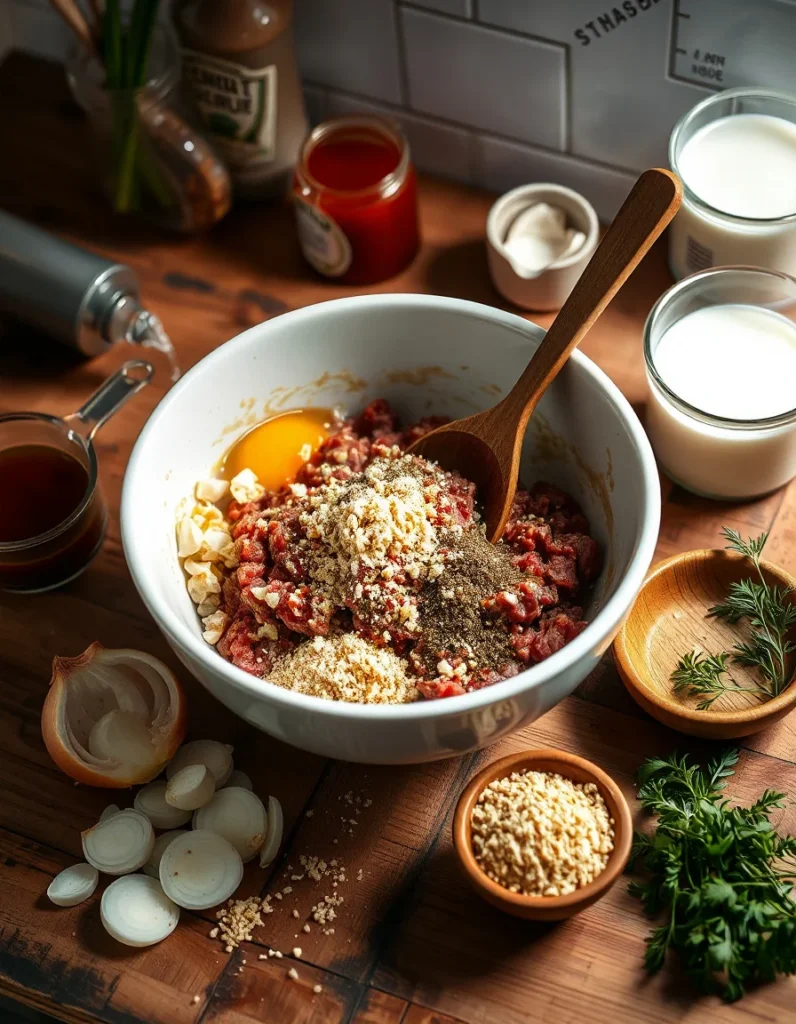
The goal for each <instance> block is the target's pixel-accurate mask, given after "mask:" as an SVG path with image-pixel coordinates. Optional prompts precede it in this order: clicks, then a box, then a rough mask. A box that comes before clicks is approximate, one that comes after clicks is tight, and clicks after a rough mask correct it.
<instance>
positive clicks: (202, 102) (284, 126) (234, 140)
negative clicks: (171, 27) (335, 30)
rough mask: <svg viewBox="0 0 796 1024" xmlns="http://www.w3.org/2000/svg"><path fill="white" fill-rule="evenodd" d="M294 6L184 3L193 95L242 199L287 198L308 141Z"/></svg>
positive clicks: (178, 12)
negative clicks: (301, 154)
mask: <svg viewBox="0 0 796 1024" xmlns="http://www.w3.org/2000/svg"><path fill="white" fill-rule="evenodd" d="M292 15H293V0H176V2H175V5H174V21H175V24H176V26H177V32H178V34H179V37H180V41H181V44H182V58H183V77H184V80H185V83H186V88H187V89H188V90H189V93H190V94H191V95H192V97H193V101H194V104H195V106H196V107H197V109H198V111H199V114H200V116H201V118H202V120H203V121H204V124H205V126H206V128H207V131H208V134H209V135H210V137H211V139H212V141H213V144H214V145H215V147H216V150H217V151H218V153H219V155H220V156H221V157H222V159H223V160H224V161H225V163H226V165H227V167H228V168H229V171H230V174H231V175H232V180H233V184H234V186H235V190H236V192H237V193H238V195H241V196H243V197H245V198H250V199H264V198H269V197H271V196H275V195H279V194H281V193H283V192H285V191H286V189H287V187H288V183H289V181H290V178H291V174H292V171H293V167H294V166H295V163H296V158H297V155H298V152H299V148H300V147H301V143H302V141H303V139H304V137H305V136H306V134H307V116H306V113H305V110H304V98H303V94H302V91H301V82H300V80H299V75H298V68H297V66H296V55H295V50H294V46H293V29H292Z"/></svg>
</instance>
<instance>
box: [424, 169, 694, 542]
mask: <svg viewBox="0 0 796 1024" xmlns="http://www.w3.org/2000/svg"><path fill="white" fill-rule="evenodd" d="M682 194H683V188H682V185H681V184H680V180H679V178H677V177H676V176H675V175H674V174H672V173H671V172H670V171H665V170H661V169H660V168H656V169H654V170H649V171H644V173H643V174H642V175H641V177H640V178H639V179H638V181H637V182H636V184H635V185H634V186H633V188H632V190H631V192H630V195H629V196H628V197H627V199H626V200H625V201H624V203H623V204H622V208H621V209H620V211H619V213H617V215H616V217H615V218H614V221H613V223H612V224H611V226H610V227H609V228H608V230H607V231H606V232H605V235H604V236H603V239H602V241H601V242H600V244H599V245H598V246H597V249H596V251H595V253H594V255H593V256H592V258H591V260H590V261H589V263H588V265H587V266H586V269H585V270H584V271H583V273H582V274H581V276H580V278H579V279H578V282H577V284H576V285H575V287H574V288H573V289H572V293H571V295H570V296H569V298H568V299H567V301H566V302H565V303H564V305H563V306H562V307H561V310H560V312H559V314H558V316H557V317H556V318H555V320H554V321H553V323H552V324H551V325H550V327H549V328H548V331H547V334H546V335H545V338H544V340H543V341H542V343H541V345H540V346H539V348H538V349H537V350H536V352H535V353H534V355H533V357H532V359H531V361H530V362H529V363H528V365H527V367H526V368H525V371H524V372H523V374H522V376H521V377H520V379H519V380H518V381H517V383H516V384H515V385H514V387H513V388H512V389H511V391H510V392H509V393H508V394H507V395H506V397H505V398H504V399H502V400H501V401H500V402H498V404H497V405H495V406H493V407H492V408H491V409H487V410H486V411H485V412H479V413H476V415H475V416H468V417H466V418H465V419H463V420H456V421H455V422H453V423H448V424H446V426H444V427H438V428H437V429H436V430H433V431H431V433H429V434H426V436H425V437H422V438H420V440H419V441H415V443H414V444H413V445H412V446H411V447H410V448H409V451H410V452H411V453H412V454H413V455H422V456H423V457H424V458H426V459H430V460H432V461H434V462H438V463H439V464H440V465H441V466H443V467H444V468H445V469H454V470H457V471H458V472H459V473H461V474H462V475H463V476H465V477H467V479H468V480H472V481H473V482H474V483H475V484H476V486H477V487H478V493H479V497H480V498H481V501H482V502H483V506H484V512H485V517H486V532H487V536H488V537H489V539H490V540H491V541H492V542H493V543H494V542H495V541H498V540H500V538H501V536H502V534H503V530H504V529H505V526H506V520H507V519H508V517H509V513H510V512H511V505H512V502H513V501H514V492H515V491H516V489H517V474H518V472H519V465H520V454H521V452H522V442H523V438H524V437H525V428H526V427H527V425H528V420H529V419H530V416H531V413H532V412H533V410H534V409H535V408H536V403H537V402H538V401H539V399H540V398H541V397H542V395H543V394H544V393H545V391H546V390H547V387H548V385H549V384H550V383H551V381H552V380H553V379H554V377H555V376H556V374H557V373H558V372H559V370H560V369H561V367H562V366H563V365H564V363H565V362H566V361H567V358H568V357H569V354H570V352H572V350H573V349H574V348H575V347H576V346H577V345H578V344H579V343H580V341H581V340H582V338H583V337H584V336H585V334H586V332H587V331H588V330H589V329H590V328H591V326H592V324H593V323H594V321H595V320H596V319H597V317H598V316H599V315H600V313H602V311H603V310H604V309H605V307H606V306H607V305H608V303H609V302H610V301H611V299H612V298H613V297H614V295H616V293H617V292H618V291H619V289H620V288H621V287H622V285H623V284H624V283H625V281H626V280H627V278H628V277H629V276H630V274H631V272H632V271H633V270H634V269H635V267H636V266H637V264H638V263H639V261H640V260H641V258H642V256H644V254H645V253H646V252H647V250H648V249H649V248H650V246H651V245H652V243H653V242H654V241H655V239H656V238H657V237H658V235H660V233H661V232H662V231H663V229H664V228H665V227H666V225H667V224H668V223H669V221H670V220H671V219H672V217H673V216H674V215H675V213H676V212H677V208H678V207H679V205H680V200H681V198H682Z"/></svg>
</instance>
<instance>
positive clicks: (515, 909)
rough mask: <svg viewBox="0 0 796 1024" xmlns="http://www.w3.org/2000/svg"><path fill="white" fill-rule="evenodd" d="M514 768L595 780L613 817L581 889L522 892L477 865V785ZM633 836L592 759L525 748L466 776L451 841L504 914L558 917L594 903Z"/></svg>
mask: <svg viewBox="0 0 796 1024" xmlns="http://www.w3.org/2000/svg"><path fill="white" fill-rule="evenodd" d="M517 771H535V772H555V773H556V774H557V775H563V776H564V777H565V778H567V779H572V781H573V782H594V783H595V784H596V785H597V788H598V789H599V791H600V795H601V796H602V798H603V800H605V803H606V806H607V807H608V812H609V814H610V815H611V817H612V818H613V820H614V848H613V850H612V851H611V854H610V856H609V858H608V864H607V865H606V867H605V870H604V871H603V872H602V874H600V875H598V876H597V878H595V879H594V881H593V882H590V883H589V884H588V885H584V886H583V888H582V889H576V890H575V892H571V893H568V894H567V895H566V896H523V895H522V894H521V893H516V892H509V890H508V889H504V888H503V886H502V885H498V884H497V882H493V881H492V879H491V878H489V877H488V876H487V875H486V874H485V873H484V872H483V871H482V870H481V868H480V867H479V866H478V863H477V861H476V859H475V855H474V854H473V844H472V835H471V820H472V814H473V808H474V807H475V804H476V801H477V800H478V797H479V796H480V795H481V791H482V790H483V789H484V788H485V787H486V786H488V785H489V783H490V782H494V781H495V779H500V778H503V777H504V776H506V775H511V773H512V772H517ZM632 842H633V822H632V819H631V817H630V809H629V807H628V806H627V801H626V800H625V798H624V796H623V795H622V791H621V789H620V788H619V787H618V786H617V784H616V783H615V782H614V780H613V779H612V778H610V777H609V776H608V775H606V774H605V772H604V771H602V770H601V769H600V768H598V767H597V765H594V764H592V763H591V762H590V761H586V760H585V759H584V758H582V757H577V756H576V755H575V754H566V753H564V752H563V751H561V750H550V749H547V750H526V751H523V752H522V753H519V754H510V755H509V756H508V757H503V758H501V759H500V760H499V761H495V762H494V763H493V764H491V765H489V767H487V768H485V769H484V770H483V771H482V772H479V773H478V775H476V776H475V777H474V778H473V779H471V781H470V783H469V785H468V786H467V788H466V789H465V790H464V792H463V793H462V795H461V796H460V797H459V802H458V804H457V805H456V814H455V816H454V819H453V845H454V847H455V848H456V853H457V855H458V857H459V861H460V862H461V865H462V867H463V868H464V871H465V874H466V875H467V877H468V879H469V880H470V883H471V884H472V886H473V888H474V889H475V890H476V892H477V893H478V894H479V895H480V896H483V898H484V899H485V900H486V901H487V902H488V903H491V904H492V905H493V906H495V907H498V909H500V910H504V911H506V913H507V914H513V915H514V916H515V917H525V918H528V919H529V920H532V921H561V920H563V919H564V918H566V917H572V916H573V915H574V914H578V913H580V911H581V910H585V909H586V907H590V906H591V905H592V903H596V902H597V900H599V899H600V898H601V897H603V896H604V895H605V894H606V893H607V892H608V890H609V889H610V888H611V886H612V885H613V884H614V882H615V881H616V880H617V878H618V877H619V876H620V875H621V873H622V872H623V871H624V868H625V865H626V864H627V861H628V857H629V856H630V847H631V845H632Z"/></svg>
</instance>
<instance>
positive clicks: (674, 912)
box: [629, 750, 796, 1002]
mask: <svg viewBox="0 0 796 1024" xmlns="http://www.w3.org/2000/svg"><path fill="white" fill-rule="evenodd" d="M737 762H738V751H737V750H728V751H726V752H725V753H723V754H721V755H720V756H719V757H717V758H715V759H714V760H712V761H711V762H710V763H709V764H708V765H707V766H706V767H704V768H702V767H700V766H699V765H694V764H690V763H689V761H688V758H687V757H686V756H681V755H679V754H676V753H675V754H672V755H671V756H670V757H667V758H661V757H655V758H650V759H649V760H648V761H646V762H645V763H644V764H643V765H642V766H641V767H640V768H639V771H638V775H637V779H638V782H639V783H640V786H639V790H638V798H639V800H640V801H641V804H642V806H643V807H644V808H645V809H646V810H648V811H650V813H652V814H654V815H656V816H657V821H656V827H655V831H654V832H653V833H652V834H649V835H646V834H642V833H637V834H636V835H635V838H634V842H633V852H632V859H631V865H632V868H633V869H634V870H636V871H637V872H638V873H639V874H640V875H641V877H640V878H637V879H634V880H633V881H632V882H631V883H630V887H629V891H630V893H631V895H633V896H635V897H636V898H637V899H639V900H640V901H641V904H642V906H643V908H644V911H645V912H646V913H647V914H649V915H650V916H658V915H661V914H662V915H664V918H665V921H664V923H663V924H661V925H660V926H659V927H657V928H655V929H653V930H652V931H651V932H650V934H649V936H648V937H647V948H646V952H645V954H644V963H645V966H646V968H647V970H648V971H651V972H654V971H657V970H659V969H660V968H661V967H662V966H663V964H664V962H665V960H666V956H667V954H668V953H669V952H670V951H672V952H674V953H676V954H677V955H678V956H679V958H680V961H681V962H682V966H683V969H684V971H685V973H686V975H687V976H688V977H689V978H690V980H691V982H692V983H693V985H694V987H695V988H696V989H697V990H699V991H700V992H707V993H710V992H716V993H718V994H720V995H721V996H722V998H723V999H725V1000H726V1001H727V1002H733V1001H734V1000H736V999H740V997H741V996H742V995H743V994H744V992H745V991H746V990H747V989H748V987H749V986H750V985H753V984H758V983H760V982H765V981H773V980H774V979H775V978H776V976H777V975H778V974H794V973H796V902H794V899H793V896H792V895H791V890H792V888H793V884H794V883H796V836H780V835H778V834H777V832H776V831H775V829H774V827H773V826H772V824H771V820H770V819H771V815H772V813H773V812H774V811H775V810H778V809H779V808H781V807H783V806H784V800H785V796H784V794H783V793H778V792H776V791H775V790H770V789H767V790H766V791H765V792H764V793H762V794H761V795H760V796H759V797H758V798H757V800H755V802H754V803H752V804H751V805H749V806H748V807H740V806H735V805H733V804H731V803H730V801H729V800H728V799H727V798H726V797H725V795H724V792H723V790H724V787H725V786H726V784H727V780H728V779H729V778H731V776H732V775H733V769H734V767H735V765H736V764H737Z"/></svg>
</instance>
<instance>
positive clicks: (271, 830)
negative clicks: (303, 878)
mask: <svg viewBox="0 0 796 1024" xmlns="http://www.w3.org/2000/svg"><path fill="white" fill-rule="evenodd" d="M284 827H285V821H284V815H283V814H282V805H281V804H280V802H279V801H278V800H277V798H276V797H275V796H269V797H268V828H267V829H266V832H265V842H264V843H263V845H262V847H261V848H260V867H261V868H265V867H268V865H269V864H270V863H271V861H273V860H275V858H276V855H277V854H278V853H279V847H280V846H281V845H282V832H283V830H284Z"/></svg>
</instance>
